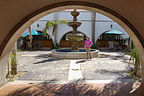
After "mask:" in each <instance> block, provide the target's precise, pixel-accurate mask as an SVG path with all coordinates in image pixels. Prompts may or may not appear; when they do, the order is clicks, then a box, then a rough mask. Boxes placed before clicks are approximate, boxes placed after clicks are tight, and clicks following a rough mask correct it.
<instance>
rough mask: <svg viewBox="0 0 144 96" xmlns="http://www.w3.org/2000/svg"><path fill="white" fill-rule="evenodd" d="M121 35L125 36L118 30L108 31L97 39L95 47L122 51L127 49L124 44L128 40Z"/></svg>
mask: <svg viewBox="0 0 144 96" xmlns="http://www.w3.org/2000/svg"><path fill="white" fill-rule="evenodd" d="M122 35H125V34H124V33H123V32H120V31H118V30H108V31H106V32H104V33H102V34H101V35H100V36H99V38H98V39H97V47H98V48H99V49H100V48H102V49H115V50H124V49H125V48H126V47H127V46H126V44H125V43H126V40H127V39H128V38H123V36H122Z"/></svg>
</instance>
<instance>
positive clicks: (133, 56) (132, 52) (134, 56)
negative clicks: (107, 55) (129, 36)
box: [130, 46, 140, 64]
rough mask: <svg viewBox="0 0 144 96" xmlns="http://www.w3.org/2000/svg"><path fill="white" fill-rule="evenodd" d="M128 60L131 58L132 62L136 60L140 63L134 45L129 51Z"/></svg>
mask: <svg viewBox="0 0 144 96" xmlns="http://www.w3.org/2000/svg"><path fill="white" fill-rule="evenodd" d="M130 60H133V61H134V62H137V63H139V64H140V58H139V53H138V51H137V49H136V47H135V46H134V48H133V49H132V51H131V57H130Z"/></svg>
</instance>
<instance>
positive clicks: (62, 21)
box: [56, 19, 68, 24]
mask: <svg viewBox="0 0 144 96" xmlns="http://www.w3.org/2000/svg"><path fill="white" fill-rule="evenodd" d="M56 24H68V20H65V19H60V20H57V22H56Z"/></svg>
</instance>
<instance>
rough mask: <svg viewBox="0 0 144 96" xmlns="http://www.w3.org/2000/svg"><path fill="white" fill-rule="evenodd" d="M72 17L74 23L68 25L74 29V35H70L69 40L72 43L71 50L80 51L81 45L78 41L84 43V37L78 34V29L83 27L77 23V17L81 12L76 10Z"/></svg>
mask: <svg viewBox="0 0 144 96" xmlns="http://www.w3.org/2000/svg"><path fill="white" fill-rule="evenodd" d="M71 15H72V16H73V21H72V22H69V23H68V25H69V26H71V27H72V28H73V30H72V34H68V35H67V38H68V40H69V41H71V42H72V45H71V48H72V51H79V44H78V41H82V40H83V38H84V36H83V35H82V34H78V33H77V28H78V27H79V26H80V25H81V23H80V22H77V16H78V15H79V12H77V11H76V9H74V11H73V12H71Z"/></svg>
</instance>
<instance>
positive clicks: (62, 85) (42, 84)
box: [0, 51, 136, 96]
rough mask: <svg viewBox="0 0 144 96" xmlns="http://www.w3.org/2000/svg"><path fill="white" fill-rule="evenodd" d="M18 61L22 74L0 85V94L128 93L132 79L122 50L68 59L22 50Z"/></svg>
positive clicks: (106, 95)
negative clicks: (12, 80)
mask: <svg viewBox="0 0 144 96" xmlns="http://www.w3.org/2000/svg"><path fill="white" fill-rule="evenodd" d="M18 60H19V61H18V62H19V64H18V71H23V72H24V74H22V75H21V76H20V77H19V78H17V79H16V80H15V81H14V82H9V83H8V84H6V85H5V86H3V87H2V88H1V89H0V96H130V93H129V92H130V91H131V90H132V89H133V88H132V86H133V84H134V82H135V81H136V80H135V79H133V78H132V77H130V76H129V75H128V74H127V73H125V71H126V70H128V69H129V66H131V65H129V64H128V61H129V56H128V55H125V54H124V53H123V52H109V51H101V52H100V54H99V57H98V58H93V59H92V60H86V59H79V60H70V59H58V58H52V57H51V51H23V52H20V53H18Z"/></svg>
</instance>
